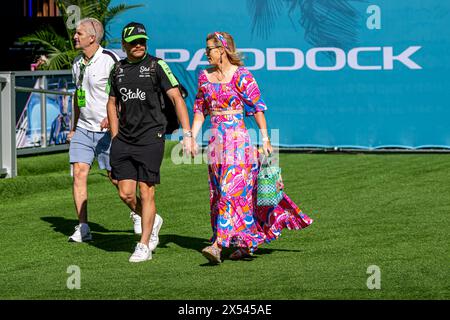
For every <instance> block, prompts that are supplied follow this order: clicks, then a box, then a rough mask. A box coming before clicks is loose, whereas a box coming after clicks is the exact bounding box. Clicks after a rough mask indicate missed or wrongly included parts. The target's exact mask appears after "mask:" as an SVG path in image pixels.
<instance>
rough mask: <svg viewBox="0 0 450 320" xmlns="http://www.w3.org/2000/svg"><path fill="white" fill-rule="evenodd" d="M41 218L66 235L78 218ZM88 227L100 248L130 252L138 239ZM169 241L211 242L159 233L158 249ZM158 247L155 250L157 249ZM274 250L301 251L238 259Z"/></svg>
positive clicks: (198, 245) (195, 246) (198, 247)
mask: <svg viewBox="0 0 450 320" xmlns="http://www.w3.org/2000/svg"><path fill="white" fill-rule="evenodd" d="M41 220H43V221H45V222H47V223H49V224H50V227H51V228H53V230H54V231H55V232H59V233H62V234H63V235H65V236H66V237H69V236H70V235H72V233H73V231H74V227H75V226H76V225H77V224H78V220H76V219H66V218H63V217H55V216H49V217H41ZM89 228H90V229H91V233H92V241H89V242H87V243H88V244H89V245H91V246H94V247H96V248H99V249H101V250H105V251H111V252H118V251H120V252H130V253H131V252H133V249H134V246H135V245H136V242H137V241H139V236H138V235H135V234H134V232H133V230H109V229H106V228H105V227H103V226H102V225H100V224H98V223H95V222H89ZM169 243H174V244H176V245H178V246H180V247H182V248H185V249H189V250H195V251H197V252H199V253H200V254H201V251H202V249H203V248H204V247H206V246H208V245H210V244H211V243H210V242H209V240H207V239H204V238H196V237H189V236H182V235H177V234H164V235H159V245H158V249H167V248H168V246H167V245H168V244H169ZM158 249H157V250H156V251H158ZM233 251H234V248H224V250H223V253H222V260H231V259H230V258H229V255H230V254H231V253H232V252H233ZM275 251H285V252H301V250H288V249H271V248H259V249H258V250H257V251H256V252H255V254H254V255H253V256H252V257H250V258H245V259H242V260H240V261H252V260H254V259H257V258H258V257H259V256H262V255H267V254H272V253H273V252H275ZM201 266H214V264H211V263H205V264H202V265H201Z"/></svg>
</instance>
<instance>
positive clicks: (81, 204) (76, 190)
mask: <svg viewBox="0 0 450 320" xmlns="http://www.w3.org/2000/svg"><path fill="white" fill-rule="evenodd" d="M90 168H91V166H90V165H89V164H87V163H82V162H75V163H74V164H73V200H74V202H75V210H76V212H77V216H78V220H79V222H80V223H87V221H88V219H87V201H88V191H87V180H88V175H89V170H90Z"/></svg>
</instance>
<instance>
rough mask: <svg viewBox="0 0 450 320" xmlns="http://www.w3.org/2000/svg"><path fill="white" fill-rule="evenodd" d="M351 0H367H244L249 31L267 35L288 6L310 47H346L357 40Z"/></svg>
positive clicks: (355, 13)
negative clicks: (245, 0)
mask: <svg viewBox="0 0 450 320" xmlns="http://www.w3.org/2000/svg"><path fill="white" fill-rule="evenodd" d="M352 2H367V0H332V1H331V0H283V1H282V0H247V7H248V10H249V11H250V13H251V14H252V15H253V17H252V33H255V31H256V34H257V35H258V36H259V37H262V38H267V37H268V36H269V34H270V31H271V30H272V29H273V27H274V26H275V24H276V20H277V19H279V18H281V15H282V14H283V13H284V12H283V11H284V10H285V9H286V8H287V14H288V16H289V17H290V18H291V15H293V14H294V13H295V12H297V11H298V12H299V13H300V19H299V21H298V24H299V25H300V26H301V27H302V28H304V30H305V40H306V41H307V42H308V43H310V44H311V45H313V46H318V47H323V46H334V47H339V48H344V49H345V48H348V47H349V46H351V45H353V44H354V43H355V42H357V41H358V35H359V29H360V23H359V22H360V18H361V13H359V12H358V11H357V10H356V9H355V8H354V7H353V5H352Z"/></svg>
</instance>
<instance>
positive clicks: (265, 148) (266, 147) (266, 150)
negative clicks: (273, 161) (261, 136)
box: [263, 140, 273, 157]
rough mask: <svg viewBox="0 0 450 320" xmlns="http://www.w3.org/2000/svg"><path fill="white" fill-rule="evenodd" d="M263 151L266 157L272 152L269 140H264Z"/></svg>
mask: <svg viewBox="0 0 450 320" xmlns="http://www.w3.org/2000/svg"><path fill="white" fill-rule="evenodd" d="M263 151H264V154H265V155H266V157H268V156H269V155H271V154H272V152H273V148H272V145H271V144H270V140H266V141H264V144H263Z"/></svg>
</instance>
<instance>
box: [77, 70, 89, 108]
mask: <svg viewBox="0 0 450 320" xmlns="http://www.w3.org/2000/svg"><path fill="white" fill-rule="evenodd" d="M86 66H87V65H86V64H84V63H83V62H81V65H80V75H79V76H78V82H77V101H78V107H79V108H83V107H86V91H84V90H83V79H84V72H85V71H86Z"/></svg>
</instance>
